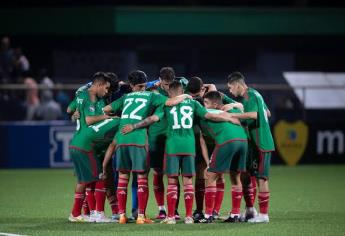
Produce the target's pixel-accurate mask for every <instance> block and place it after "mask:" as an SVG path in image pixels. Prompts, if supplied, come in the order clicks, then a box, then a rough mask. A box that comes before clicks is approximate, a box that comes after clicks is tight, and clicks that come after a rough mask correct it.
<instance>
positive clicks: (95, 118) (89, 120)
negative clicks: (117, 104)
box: [85, 114, 114, 125]
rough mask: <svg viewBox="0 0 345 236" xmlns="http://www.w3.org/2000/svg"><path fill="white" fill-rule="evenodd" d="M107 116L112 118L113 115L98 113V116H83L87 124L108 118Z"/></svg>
mask: <svg viewBox="0 0 345 236" xmlns="http://www.w3.org/2000/svg"><path fill="white" fill-rule="evenodd" d="M109 118H114V117H113V116H110V115H107V114H103V115H98V116H86V117H85V122H86V124H87V125H93V124H95V123H97V122H100V121H103V120H106V119H109Z"/></svg>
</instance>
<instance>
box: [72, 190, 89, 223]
mask: <svg viewBox="0 0 345 236" xmlns="http://www.w3.org/2000/svg"><path fill="white" fill-rule="evenodd" d="M84 198H85V184H79V183H77V185H76V187H75V192H74V202H73V208H72V212H71V215H70V216H69V218H68V220H69V221H71V222H85V221H86V220H85V218H84V217H83V216H82V215H81V208H82V206H83V202H84Z"/></svg>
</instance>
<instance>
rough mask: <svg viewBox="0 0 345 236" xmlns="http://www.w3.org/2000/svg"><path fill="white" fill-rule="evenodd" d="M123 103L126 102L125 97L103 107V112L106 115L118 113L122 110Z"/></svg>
mask: <svg viewBox="0 0 345 236" xmlns="http://www.w3.org/2000/svg"><path fill="white" fill-rule="evenodd" d="M123 102H124V96H122V97H120V98H119V99H116V100H115V101H113V102H112V103H110V104H109V105H107V106H105V107H103V112H104V113H105V114H110V113H116V112H118V111H119V110H121V109H122V106H123Z"/></svg>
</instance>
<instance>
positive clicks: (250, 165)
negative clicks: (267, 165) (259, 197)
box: [241, 143, 257, 221]
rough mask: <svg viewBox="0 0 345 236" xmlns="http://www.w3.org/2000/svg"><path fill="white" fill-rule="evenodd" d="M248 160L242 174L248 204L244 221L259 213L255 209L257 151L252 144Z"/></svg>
mask: <svg viewBox="0 0 345 236" xmlns="http://www.w3.org/2000/svg"><path fill="white" fill-rule="evenodd" d="M246 158H247V160H246V171H245V172H242V173H241V183H242V192H243V198H244V201H245V204H246V209H245V212H244V213H243V214H242V215H241V220H242V221H247V220H249V219H251V218H253V217H255V216H256V215H257V212H256V210H255V208H254V203H255V197H256V177H255V169H256V167H257V163H256V161H255V159H256V150H255V148H254V146H253V144H251V143H248V151H247V157H246Z"/></svg>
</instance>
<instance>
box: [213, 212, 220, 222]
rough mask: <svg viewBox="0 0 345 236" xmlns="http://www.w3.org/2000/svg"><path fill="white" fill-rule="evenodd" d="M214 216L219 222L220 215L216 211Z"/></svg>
mask: <svg viewBox="0 0 345 236" xmlns="http://www.w3.org/2000/svg"><path fill="white" fill-rule="evenodd" d="M212 216H213V218H214V219H215V220H219V213H218V212H216V211H213V213H212Z"/></svg>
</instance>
